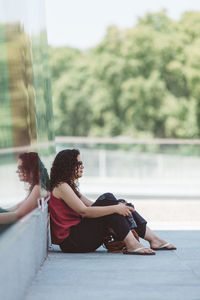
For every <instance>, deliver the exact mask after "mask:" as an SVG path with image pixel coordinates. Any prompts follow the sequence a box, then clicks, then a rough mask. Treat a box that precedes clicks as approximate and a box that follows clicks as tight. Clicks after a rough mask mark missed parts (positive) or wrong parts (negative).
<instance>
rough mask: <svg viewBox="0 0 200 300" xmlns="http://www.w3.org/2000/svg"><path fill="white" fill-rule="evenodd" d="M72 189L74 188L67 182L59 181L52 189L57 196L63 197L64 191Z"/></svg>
mask: <svg viewBox="0 0 200 300" xmlns="http://www.w3.org/2000/svg"><path fill="white" fill-rule="evenodd" d="M71 190H72V188H71V187H70V186H69V184H68V183H66V182H61V183H59V184H58V185H57V186H56V187H55V188H54V189H53V191H52V194H53V195H54V196H55V197H56V198H62V194H63V193H68V192H70V191H71Z"/></svg>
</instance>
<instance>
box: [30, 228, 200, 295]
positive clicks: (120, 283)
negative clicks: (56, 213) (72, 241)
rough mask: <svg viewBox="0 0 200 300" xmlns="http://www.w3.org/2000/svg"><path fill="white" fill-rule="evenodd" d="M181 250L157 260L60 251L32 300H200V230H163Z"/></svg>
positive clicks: (159, 255) (33, 289)
mask: <svg viewBox="0 0 200 300" xmlns="http://www.w3.org/2000/svg"><path fill="white" fill-rule="evenodd" d="M157 233H159V235H161V236H162V237H163V238H165V239H166V240H168V241H170V242H172V243H174V244H176V246H177V247H178V249H177V250H176V251H157V253H156V255H155V256H131V255H123V254H109V253H106V252H105V250H104V248H102V247H101V248H99V249H98V251H96V252H95V253H87V254H64V253H61V252H60V251H59V249H58V248H57V247H56V246H55V247H53V248H52V249H51V251H50V252H49V254H48V257H47V259H46V261H45V263H44V265H43V266H42V267H41V269H40V270H39V272H38V274H37V276H36V278H35V280H34V281H33V284H32V286H31V287H30V289H29V291H28V294H27V297H26V300H36V299H37V300H46V299H48V300H51V299H52V300H55V299H63V300H64V299H65V300H66V299H70V300H79V299H80V300H83V299H87V300H89V299H113V300H114V299H120V300H122V299H131V300H132V299H142V300H147V299H152V300H155V299H158V300H160V299H162V300H164V299H166V300H169V299H170V300H177V299H181V300H186V299H187V300H199V299H200V247H199V246H200V231H198V230H193V231H192V230H191V231H183V230H182V231H181V230H180V231H176V230H173V231H167V230H165V231H157Z"/></svg>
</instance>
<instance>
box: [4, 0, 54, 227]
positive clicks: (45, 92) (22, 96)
mask: <svg viewBox="0 0 200 300" xmlns="http://www.w3.org/2000/svg"><path fill="white" fill-rule="evenodd" d="M44 12H45V9H44V1H43V0H34V1H31V0H18V1H15V0H0V104H1V109H0V178H1V180H0V208H1V211H2V212H3V211H4V210H5V211H7V210H8V211H13V212H16V207H14V208H13V206H15V205H18V207H19V203H21V202H22V200H23V199H25V198H26V197H27V195H29V194H30V193H31V191H32V190H33V187H34V185H37V184H38V181H39V182H40V183H41V186H42V187H43V188H44V187H45V184H44V181H45V180H46V179H45V177H46V173H45V172H46V171H45V168H47V169H49V167H50V164H51V160H52V156H54V153H55V147H54V131H53V118H52V102H51V82H50V72H49V65H48V45H47V38H46V29H45V13H44ZM24 152H35V154H31V155H25V156H23V155H21V154H22V153H24ZM19 155H20V157H21V159H20V160H18V158H19ZM39 158H40V159H39ZM35 159H36V160H37V162H36V161H35ZM38 159H39V160H38ZM17 166H18V169H17ZM44 166H45V168H44ZM16 170H17V172H16ZM34 176H35V180H33V178H34ZM46 188H47V187H46ZM47 189H48V188H47ZM36 197H38V194H37V193H36ZM36 200H37V199H36ZM36 202H37V201H35V202H34V204H33V203H32V206H31V208H34V207H35V206H36ZM11 207H12V208H11ZM28 211H30V207H29V209H27V207H25V209H24V212H28ZM2 216H3V215H2V214H1V215H0V224H2V223H5V220H1V219H2ZM15 217H16V216H14V214H13V220H15ZM19 217H21V214H20V215H19V216H17V218H19ZM11 219H12V218H11ZM0 226H1V225H0Z"/></svg>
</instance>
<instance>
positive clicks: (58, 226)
mask: <svg viewBox="0 0 200 300" xmlns="http://www.w3.org/2000/svg"><path fill="white" fill-rule="evenodd" d="M83 169H84V167H83V163H82V161H81V158H80V152H79V150H76V149H73V150H69V149H68V150H63V151H60V152H59V153H58V154H57V156H56V158H55V160H54V162H53V165H52V168H51V175H50V191H51V196H50V201H49V211H50V222H51V237H52V243H53V244H58V245H59V246H60V248H61V250H62V251H63V252H91V251H95V250H96V249H97V248H98V247H99V246H101V245H102V243H103V240H104V237H105V235H106V232H107V230H108V228H110V229H112V230H113V231H114V233H115V234H116V236H117V237H118V239H119V240H121V241H124V243H125V245H126V251H125V252H124V253H125V254H137V255H154V254H155V251H154V250H155V249H156V250H160V249H165V250H172V249H176V247H175V246H173V245H171V244H169V243H167V242H166V241H164V240H163V239H161V238H159V237H158V236H157V235H156V234H155V233H153V231H151V230H150V229H149V228H148V227H147V226H146V223H147V222H146V221H145V220H144V219H142V217H141V216H140V217H141V219H142V220H144V222H139V223H140V224H139V223H138V225H139V226H138V228H136V229H135V230H136V231H137V232H138V234H139V235H140V237H142V238H144V239H145V240H147V241H149V243H150V248H146V247H145V246H144V245H142V244H141V243H140V242H139V241H138V240H137V239H136V238H135V237H134V235H133V234H132V232H131V230H130V229H131V228H130V224H129V222H128V221H127V217H128V216H129V215H130V214H132V213H133V216H134V212H135V209H134V208H133V207H131V206H127V205H125V203H120V202H119V201H118V200H117V199H116V198H115V197H114V196H113V195H112V194H111V193H106V194H103V195H101V196H100V197H99V198H98V199H97V200H96V201H95V202H94V203H93V202H92V201H90V200H89V199H87V198H86V197H85V196H83V195H82V194H81V193H80V192H79V190H78V181H77V180H78V178H80V177H82V175H83ZM136 222H137V221H136ZM153 249H154V250H153Z"/></svg>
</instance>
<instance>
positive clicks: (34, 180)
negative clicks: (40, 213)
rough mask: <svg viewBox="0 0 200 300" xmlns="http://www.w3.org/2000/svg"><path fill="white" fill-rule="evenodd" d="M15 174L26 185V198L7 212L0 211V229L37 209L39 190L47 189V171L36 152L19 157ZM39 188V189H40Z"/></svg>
mask: <svg viewBox="0 0 200 300" xmlns="http://www.w3.org/2000/svg"><path fill="white" fill-rule="evenodd" d="M17 173H18V176H19V180H20V181H23V182H25V183H27V184H28V186H29V189H28V196H27V197H26V198H25V200H23V201H22V202H20V203H19V204H17V205H16V206H15V207H12V208H10V209H8V210H4V209H0V212H1V213H0V224H1V225H0V229H1V230H3V229H4V228H6V226H3V224H10V223H13V222H15V221H17V220H18V219H20V218H22V217H23V216H25V215H26V214H27V213H29V212H30V211H32V210H33V209H35V208H36V207H37V200H38V198H40V197H41V188H42V189H44V190H46V191H47V190H48V189H49V177H48V173H47V170H46V169H45V167H44V165H43V163H42V162H41V160H40V158H39V156H38V154H37V153H36V152H27V153H22V154H20V155H19V159H18V166H17ZM40 186H41V187H40Z"/></svg>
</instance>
